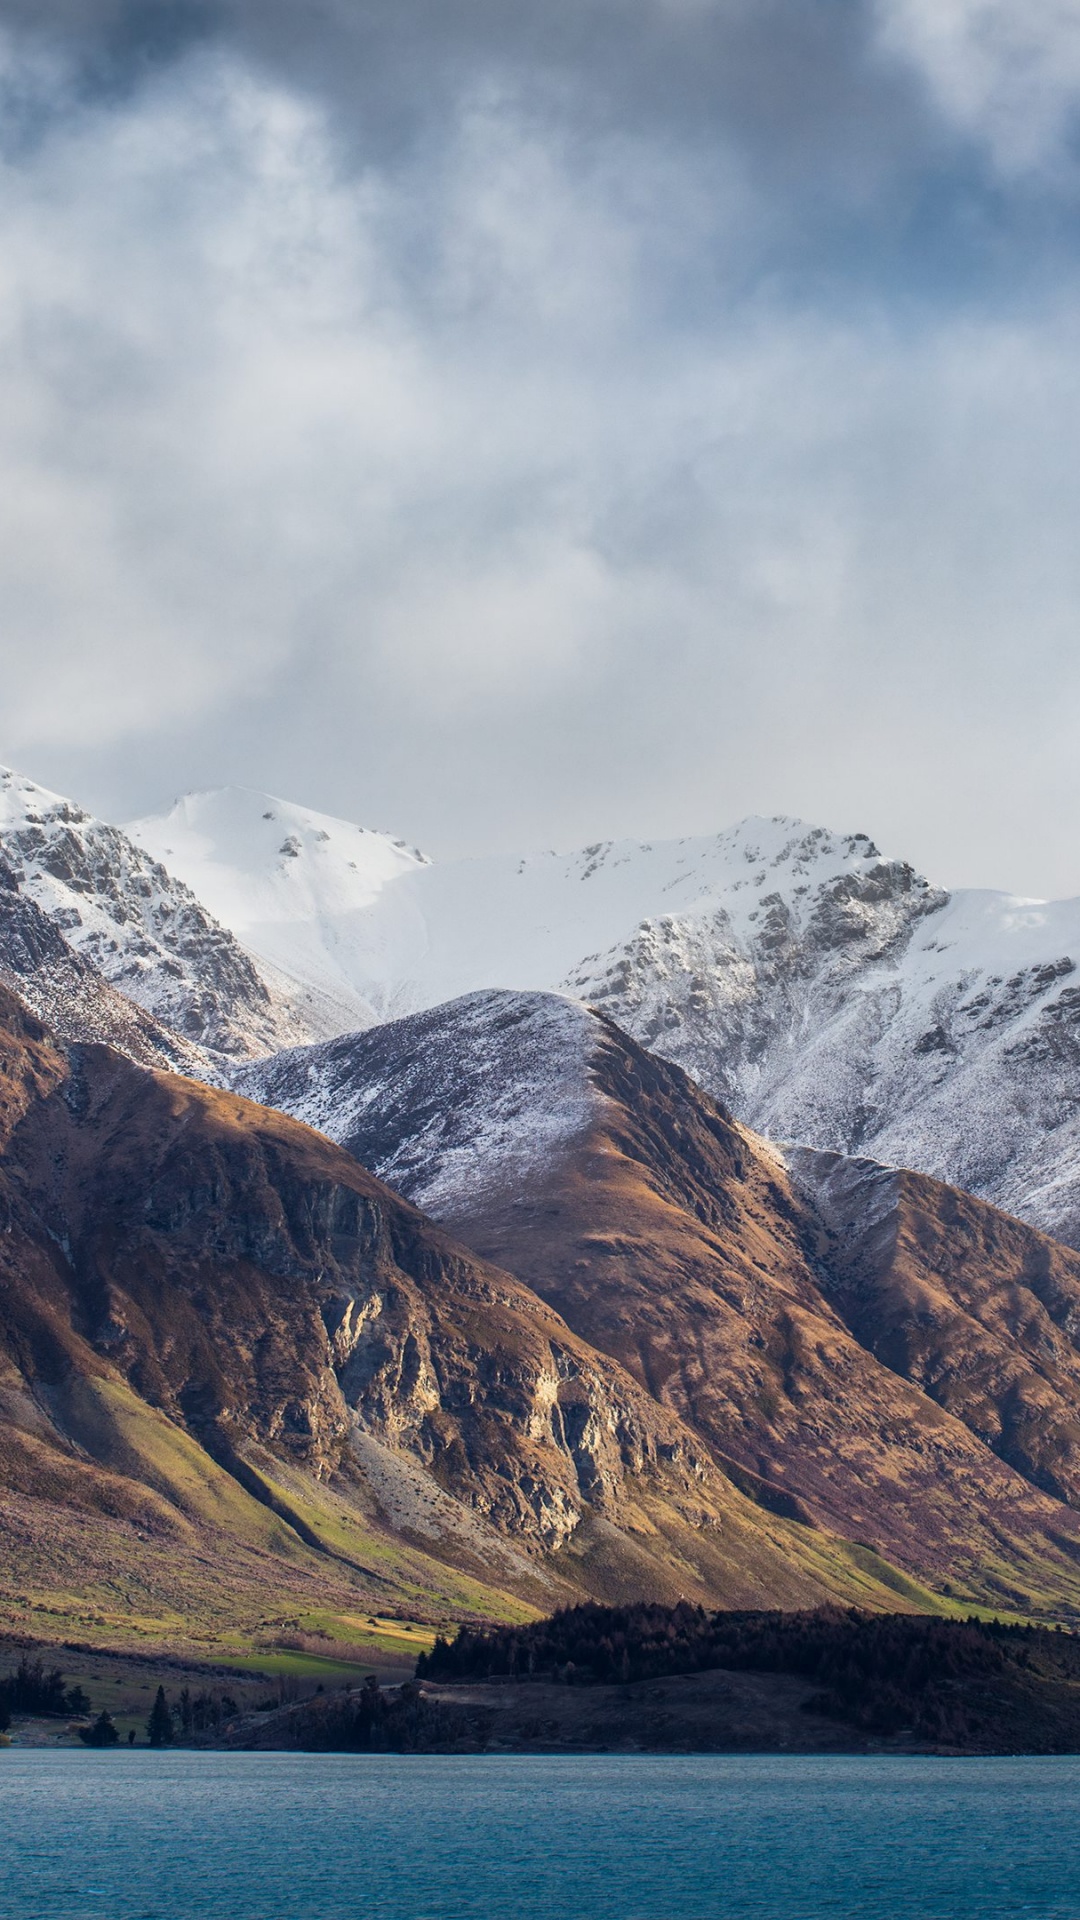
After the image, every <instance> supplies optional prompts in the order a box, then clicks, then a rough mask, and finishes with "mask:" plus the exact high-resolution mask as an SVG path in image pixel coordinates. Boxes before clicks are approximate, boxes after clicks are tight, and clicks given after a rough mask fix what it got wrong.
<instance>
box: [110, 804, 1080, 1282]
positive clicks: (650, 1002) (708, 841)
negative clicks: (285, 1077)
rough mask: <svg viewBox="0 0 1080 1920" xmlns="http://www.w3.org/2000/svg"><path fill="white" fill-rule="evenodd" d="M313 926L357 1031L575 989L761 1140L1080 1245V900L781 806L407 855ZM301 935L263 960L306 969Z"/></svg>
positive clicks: (153, 830)
mask: <svg viewBox="0 0 1080 1920" xmlns="http://www.w3.org/2000/svg"><path fill="white" fill-rule="evenodd" d="M199 800H200V806H201V807H202V809H203V811H204V812H207V813H209V814H214V813H215V809H216V808H217V807H218V804H219V800H220V796H216V795H214V794H209V795H205V796H200V797H199ZM259 800H260V796H257V795H249V796H247V797H246V799H245V803H244V804H245V806H246V807H247V808H248V809H249V810H254V809H255V808H256V807H257V806H258V804H259ZM220 803H221V806H222V807H224V805H225V803H224V801H223V800H220ZM229 804H230V805H231V802H230V803H229ZM276 804H277V805H280V804H281V803H276ZM226 811H227V809H226ZM174 813H175V810H174ZM172 817H173V816H170V818H172ZM311 818H312V819H314V816H311ZM226 825H227V822H226V821H225V820H224V816H223V817H222V822H221V831H222V833H223V834H224V832H225V826H226ZM135 830H136V829H133V831H135ZM137 831H138V832H139V833H140V834H141V835H142V837H143V839H144V840H147V841H154V843H155V844H158V843H159V842H160V837H161V833H162V832H163V831H164V829H163V828H162V827H161V825H160V823H158V825H157V826H154V824H153V823H152V822H142V823H139V824H138V827H137ZM335 831H336V832H339V833H340V834H345V833H346V832H352V833H354V834H355V833H357V832H358V831H359V830H358V829H349V828H348V825H347V823H337V824H336V827H335ZM155 835H157V839H156V840H155ZM174 837H176V836H174ZM375 839H376V840H378V839H379V836H375ZM170 844H171V842H170ZM387 844H389V845H392V844H393V843H387ZM174 857H175V858H176V860H177V861H178V863H179V866H180V868H181V869H183V868H184V867H185V864H186V861H185V853H184V847H183V845H182V844H178V845H177V847H176V848H175V849H174ZM302 857H303V856H301V858H302ZM191 870H192V871H193V872H194V869H191ZM217 904H218V906H219V908H220V910H221V911H222V912H223V913H224V914H225V917H226V918H228V917H229V914H228V909H229V902H228V899H227V898H226V897H225V896H224V895H222V896H221V897H220V898H219V899H218V902H217ZM320 928H321V932H320V935H319V937H320V939H324V940H325V944H326V947H327V953H328V956H329V957H328V959H327V960H326V965H328V966H332V968H333V970H334V971H335V973H336V977H337V978H338V980H339V981H345V985H346V997H347V996H348V995H351V996H352V1002H351V1004H352V1007H353V1010H354V1012H355V1014H356V1018H355V1020H354V1021H353V1022H352V1024H353V1025H355V1026H356V1027H359V1028H364V1027H367V1026H370V1025H371V1024H376V1023H379V1022H383V1021H386V1020H389V1019H393V1018H397V1017H400V1016H405V1015H407V1014H409V1013H411V1012H415V1011H419V1010H421V1009H422V1008H424V1007H428V1006H432V1005H437V1004H442V1003H444V1002H445V1001H447V1000H449V999H451V998H454V997H456V996H459V995H460V994H462V993H465V992H470V991H473V990H479V989H482V988H485V987H501V988H507V989H512V990H515V989H520V990H530V991H561V992H564V993H568V994H570V995H572V996H574V997H576V998H579V999H583V1000H585V1001H588V1002H590V1003H592V1004H595V1005H597V1006H600V1007H603V1008H604V1009H605V1010H606V1011H608V1012H609V1013H610V1014H611V1015H612V1017H613V1018H614V1019H615V1020H616V1021H617V1022H618V1024H619V1025H620V1026H621V1027H623V1028H624V1029H625V1030H626V1031H627V1032H629V1033H631V1034H632V1035H633V1036H634V1037H635V1038H636V1039H638V1040H639V1041H640V1042H642V1044H644V1045H646V1046H648V1047H650V1048H651V1049H652V1050H653V1051H655V1052H659V1053H661V1054H662V1055H664V1056H665V1057H666V1058H668V1059H671V1060H673V1061H674V1062H675V1063H676V1064H678V1065H680V1066H682V1067H684V1068H685V1069H686V1070H687V1071H688V1072H689V1073H690V1074H691V1075H692V1076H693V1077H694V1078H695V1079H696V1080H698V1081H699V1082H700V1084H701V1085H703V1086H705V1087H706V1088H707V1089H708V1090H709V1091H710V1092H711V1093H713V1094H715V1095H716V1096H717V1097H718V1098H720V1099H721V1100H723V1101H724V1102H725V1104H727V1105H729V1106H730V1107H731V1108H732V1110H733V1111H734V1112H736V1113H737V1114H738V1115H739V1116H740V1118H742V1119H743V1120H745V1121H746V1122H747V1123H748V1124H749V1125H751V1126H753V1127H754V1128H755V1129H756V1130H757V1131H758V1132H762V1133H765V1134H767V1135H769V1136H771V1137H773V1138H779V1139H789V1140H793V1141H799V1142H801V1143H803V1144H806V1145H809V1146H812V1147H815V1148H818V1149H821V1150H826V1151H830V1150H831V1151H838V1152H843V1153H847V1154H852V1153H855V1154H858V1153H869V1154H871V1155H872V1156H873V1157H874V1158H877V1159H880V1160H883V1161H885V1162H887V1163H889V1164H893V1165H909V1166H912V1167H915V1168H918V1169H919V1170H921V1171H924V1172H927V1173H930V1174H932V1175H934V1176H936V1177H938V1178H940V1179H943V1180H945V1181H947V1182H948V1183H950V1184H953V1185H957V1186H961V1187H964V1188H965V1189H967V1190H968V1191H971V1192H973V1193H975V1194H977V1195H979V1196H981V1197H983V1198H986V1199H989V1200H991V1201H993V1202H995V1203H996V1204H998V1205H1000V1206H1002V1207H1004V1208H1006V1209H1007V1210H1008V1211H1010V1212H1013V1213H1015V1214H1017V1215H1018V1216H1020V1217H1021V1218H1025V1219H1027V1220H1028V1221H1030V1222H1031V1224H1033V1225H1035V1226H1038V1227H1041V1228H1042V1229H1043V1230H1045V1231H1047V1232H1049V1233H1051V1234H1053V1235H1054V1236H1055V1237H1057V1238H1059V1239H1062V1240H1064V1241H1066V1242H1068V1243H1069V1244H1080V1108H1078V1107H1077V1103H1076V1101H1075V1098H1074V1093H1073V1089H1074V1087H1075V1084H1076V1078H1077V1074H1078V1073H1080V987H1077V986H1076V984H1075V979H1076V977H1077V965H1078V960H1080V901H1064V902H1045V901H1044V902H1039V901H1032V900H1025V899H1021V898H1019V897H1016V896H1013V895H1008V894H993V893H989V892H986V891H979V890H967V891H964V890H960V891H956V892H953V893H946V892H945V891H943V890H941V889H938V888H935V887H933V886H932V885H931V884H930V883H929V882H928V881H926V880H925V879H924V878H923V877H922V876H921V875H919V874H918V873H916V872H915V870H914V869H913V868H912V867H911V866H910V864H909V863H907V862H905V861H903V860H895V859H887V858H885V857H884V856H882V855H881V854H880V853H879V851H878V849H877V847H876V846H875V845H874V844H873V842H872V841H871V840H869V839H868V837H867V836H866V835H864V834H849V835H839V834H832V833H830V832H828V831H826V830H825V829H823V828H814V827H808V826H806V825H805V823H803V822H800V821H797V820H794V819H791V818H787V817H778V818H776V819H773V820H763V819H756V818H754V819H750V820H747V821H744V822H742V823H740V824H739V825H738V826H736V827H734V828H731V829H728V830H727V831H726V832H724V833H721V834H718V835H715V836H707V837H698V838H696V839H685V840H681V841H673V842H662V843H660V842H653V843H649V842H643V843H634V842H606V843H598V844H596V845H594V846H591V847H588V848H585V849H582V850H581V851H580V852H578V853H576V854H569V855H561V854H554V853H550V854H540V855H531V856H528V857H525V858H520V859H519V858H517V857H502V856H500V857H497V858H491V859H480V860H471V861H457V862H446V863H441V864H440V863H431V862H428V863H422V862H421V860H420V859H419V858H413V859H412V860H411V862H408V861H407V862H406V863H405V864H403V865H402V866H401V867H400V868H399V869H398V870H397V871H396V872H395V873H394V874H392V875H391V876H390V877H389V878H384V880H382V881H381V882H380V883H379V884H378V885H377V886H375V887H373V888H369V890H368V894H367V896H366V904H363V905H359V904H355V903H354V904H353V905H351V906H350V907H349V908H348V910H347V911H345V912H343V913H342V914H341V915H340V916H337V917H335V914H334V913H333V911H331V909H330V907H327V910H326V913H325V916H324V918H323V919H322V920H321V921H320ZM250 931H251V929H250V928H249V929H248V932H249V933H250ZM279 931H280V930H279ZM309 934H310V928H309V929H308V931H307V933H305V939H307V938H308V937H309ZM287 938H291V935H287V929H286V933H283V934H282V935H281V940H282V941H283V942H284V943H285V944H284V945H283V944H280V943H279V944H278V945H277V946H275V947H273V950H272V953H271V950H270V948H269V947H268V948H267V954H269V955H270V957H272V958H274V959H275V961H276V963H284V962H285V961H286V960H288V966H291V967H292V970H293V971H292V976H291V977H292V978H293V979H294V981H295V980H296V979H298V978H300V977H301V976H302V975H303V972H304V967H305V965H307V961H306V960H305V959H304V955H303V953H302V952H301V951H300V949H299V948H296V949H294V950H293V951H292V955H291V959H290V958H288V956H287V954H286V946H287ZM252 951H253V952H254V951H255V950H254V948H253V949H252ZM256 959H257V960H258V955H256ZM263 964H265V960H264V962H263ZM319 964H320V966H322V965H323V962H322V961H320V962H319ZM287 970H288V968H287V967H286V971H287ZM312 977H313V978H314V976H312ZM345 1010H346V1009H345V1005H344V1002H343V1003H342V1009H341V1011H342V1015H343V1014H344V1012H345ZM313 1037H316V1038H318V1037H324V1036H322V1035H314V1036H313Z"/></svg>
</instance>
